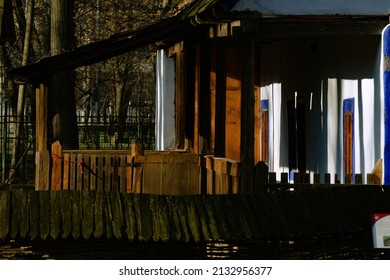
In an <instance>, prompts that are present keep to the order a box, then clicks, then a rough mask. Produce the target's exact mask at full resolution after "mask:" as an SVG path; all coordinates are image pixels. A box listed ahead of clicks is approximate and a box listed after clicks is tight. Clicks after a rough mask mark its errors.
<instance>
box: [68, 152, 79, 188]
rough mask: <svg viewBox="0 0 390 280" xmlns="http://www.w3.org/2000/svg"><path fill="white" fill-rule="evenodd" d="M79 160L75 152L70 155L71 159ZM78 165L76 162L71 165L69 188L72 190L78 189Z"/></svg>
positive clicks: (72, 160)
mask: <svg viewBox="0 0 390 280" xmlns="http://www.w3.org/2000/svg"><path fill="white" fill-rule="evenodd" d="M76 160H77V158H76V155H75V154H73V153H72V154H70V155H69V161H71V162H75V161H76ZM77 168H78V166H77V165H76V164H74V163H72V164H70V165H69V169H70V172H69V189H70V190H75V189H76V174H77V173H78V172H77V171H78V170H77Z"/></svg>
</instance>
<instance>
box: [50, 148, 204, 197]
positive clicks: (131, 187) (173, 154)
mask: <svg viewBox="0 0 390 280" xmlns="http://www.w3.org/2000/svg"><path fill="white" fill-rule="evenodd" d="M51 155H52V164H51V184H50V186H51V187H50V189H51V190H82V189H88V190H97V191H107V192H109V191H119V192H130V193H149V194H165V195H170V194H171V195H179V194H199V193H200V178H199V176H200V168H199V155H195V154H188V153H186V152H183V151H143V150H141V151H138V150H137V149H134V150H133V151H118V150H110V151H104V150H62V147H61V145H60V143H59V142H56V143H54V144H53V145H52V154H51Z"/></svg>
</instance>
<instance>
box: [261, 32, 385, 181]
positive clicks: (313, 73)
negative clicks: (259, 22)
mask: <svg viewBox="0 0 390 280" xmlns="http://www.w3.org/2000/svg"><path fill="white" fill-rule="evenodd" d="M380 44H381V38H380V36H359V37H343V38H342V37H324V38H312V39H299V40H298V39H295V40H285V41H278V42H272V43H270V44H266V45H264V46H263V47H262V55H261V57H262V62H261V71H260V73H261V98H262V99H268V100H269V121H270V123H269V125H270V131H269V133H270V142H271V143H270V144H269V146H270V149H271V150H272V151H273V152H272V153H270V171H274V172H277V173H280V172H288V168H289V166H288V162H289V161H288V134H287V131H288V130H287V128H288V126H287V114H286V110H287V101H288V100H294V95H295V92H297V94H298V96H299V97H300V98H303V99H304V100H305V116H306V123H305V125H306V140H305V141H306V166H307V171H309V172H311V173H320V174H324V173H331V174H337V175H338V178H341V182H343V179H342V178H343V177H344V174H343V166H344V164H343V101H344V100H345V99H347V98H353V99H354V147H355V149H354V150H355V154H354V155H355V173H363V174H366V173H369V172H371V170H372V168H373V167H374V165H375V162H376V160H378V159H379V158H381V148H378V147H380V146H381V138H382V137H383V136H382V134H383V129H382V124H381V122H380V120H381V116H380V114H381V112H383V110H382V105H381V104H382V103H381V99H382V97H381V90H380V77H379V71H378V69H380V60H379V59H378V56H379V55H380ZM362 50H364V51H362ZM311 100H312V102H310V101H311ZM310 103H311V105H312V106H311V107H310ZM279 176H280V175H279V174H278V178H279ZM365 177H366V176H365V175H364V176H363V178H364V180H365ZM322 178H323V177H322ZM333 179H334V176H332V180H333ZM333 181H334V180H333ZM333 181H332V182H333Z"/></svg>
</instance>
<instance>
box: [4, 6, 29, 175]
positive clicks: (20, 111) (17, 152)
mask: <svg viewBox="0 0 390 280" xmlns="http://www.w3.org/2000/svg"><path fill="white" fill-rule="evenodd" d="M33 13H34V0H28V1H27V17H26V29H25V35H24V44H23V57H22V66H24V65H26V64H27V62H28V59H29V53H30V45H31V37H32V30H33ZM24 104H25V85H24V84H21V85H19V91H18V99H17V109H16V120H17V122H16V123H15V131H16V137H15V143H14V146H13V153H12V159H11V169H10V173H9V176H8V181H10V182H12V181H13V179H14V176H15V174H16V171H17V167H18V165H19V162H20V156H21V139H22V135H23V125H24Z"/></svg>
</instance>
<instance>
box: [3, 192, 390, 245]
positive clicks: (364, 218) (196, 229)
mask: <svg viewBox="0 0 390 280" xmlns="http://www.w3.org/2000/svg"><path fill="white" fill-rule="evenodd" d="M272 189H273V191H270V192H268V193H253V194H238V195H181V196H163V195H149V194H128V193H120V192H99V191H90V190H82V191H78V190H76V191H72V190H67V191H33V190H23V189H18V190H17V189H15V190H11V191H0V240H1V239H9V238H10V239H16V238H22V239H24V238H26V239H29V240H34V239H43V240H45V239H47V238H49V237H51V238H53V239H67V238H74V239H90V238H96V239H100V238H108V239H122V238H123V239H127V240H135V241H136V240H140V241H142V240H144V241H149V240H153V241H157V242H158V241H173V242H190V241H194V242H199V241H206V242H210V241H213V240H214V241H217V240H221V239H223V240H225V241H229V240H256V239H263V240H272V239H275V240H280V239H287V238H288V239H287V240H291V239H289V238H299V237H304V236H316V235H318V234H327V235H329V234H350V233H351V232H355V231H361V230H363V231H365V232H369V231H370V230H371V223H370V221H371V217H370V216H371V214H372V213H389V212H390V189H389V187H383V188H381V187H379V186H368V185H360V186H343V187H333V188H299V189H296V190H295V191H284V190H280V189H278V188H276V187H275V188H272Z"/></svg>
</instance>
